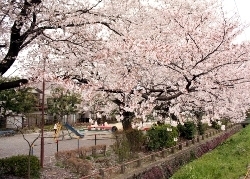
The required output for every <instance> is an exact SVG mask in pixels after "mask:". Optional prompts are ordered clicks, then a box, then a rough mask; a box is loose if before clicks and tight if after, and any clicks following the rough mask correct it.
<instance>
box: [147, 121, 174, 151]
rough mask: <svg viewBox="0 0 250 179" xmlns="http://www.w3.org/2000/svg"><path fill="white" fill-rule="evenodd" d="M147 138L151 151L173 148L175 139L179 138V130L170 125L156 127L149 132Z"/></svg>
mask: <svg viewBox="0 0 250 179" xmlns="http://www.w3.org/2000/svg"><path fill="white" fill-rule="evenodd" d="M147 137H148V141H147V147H148V148H149V149H150V150H157V149H162V148H165V147H171V146H173V145H175V143H176V142H175V141H174V138H177V137H178V130H177V128H176V127H173V126H170V125H169V124H164V125H161V126H154V127H152V128H151V129H150V130H148V131H147Z"/></svg>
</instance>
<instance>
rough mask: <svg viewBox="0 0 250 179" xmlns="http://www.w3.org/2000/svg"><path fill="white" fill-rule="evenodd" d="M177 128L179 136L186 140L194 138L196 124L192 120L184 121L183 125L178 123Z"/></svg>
mask: <svg viewBox="0 0 250 179" xmlns="http://www.w3.org/2000/svg"><path fill="white" fill-rule="evenodd" d="M177 128H178V131H179V133H180V136H181V137H183V138H185V139H188V140H191V139H193V138H194V136H195V133H196V125H195V123H194V122H193V121H187V122H184V125H181V124H178V126H177Z"/></svg>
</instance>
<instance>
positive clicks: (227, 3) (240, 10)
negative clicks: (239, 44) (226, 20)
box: [223, 0, 250, 41]
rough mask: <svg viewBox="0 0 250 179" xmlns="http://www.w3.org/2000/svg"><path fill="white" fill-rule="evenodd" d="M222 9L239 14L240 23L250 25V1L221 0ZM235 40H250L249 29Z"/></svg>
mask: <svg viewBox="0 0 250 179" xmlns="http://www.w3.org/2000/svg"><path fill="white" fill-rule="evenodd" d="M223 7H224V10H226V11H229V12H232V13H233V12H236V13H237V14H239V17H240V19H239V20H240V22H241V23H243V24H250V9H249V7H250V0H223ZM237 40H239V41H242V40H250V27H249V28H247V29H246V30H245V31H244V32H243V33H242V35H240V36H239V37H238V39H237Z"/></svg>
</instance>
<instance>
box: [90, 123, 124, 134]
mask: <svg viewBox="0 0 250 179" xmlns="http://www.w3.org/2000/svg"><path fill="white" fill-rule="evenodd" d="M88 130H111V131H112V132H116V131H117V130H122V123H115V124H108V123H107V122H105V123H104V124H103V125H98V124H97V122H96V121H95V123H94V124H93V125H90V126H88Z"/></svg>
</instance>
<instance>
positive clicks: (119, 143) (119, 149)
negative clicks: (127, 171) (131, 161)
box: [112, 132, 130, 162]
mask: <svg viewBox="0 0 250 179" xmlns="http://www.w3.org/2000/svg"><path fill="white" fill-rule="evenodd" d="M115 137H116V138H115V139H116V140H115V142H114V144H113V145H112V148H113V150H114V152H115V153H116V154H117V155H118V160H119V162H123V161H124V160H125V159H128V158H129V157H130V145H129V142H128V139H127V137H126V135H125V133H124V132H122V133H119V135H116V136H115Z"/></svg>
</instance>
